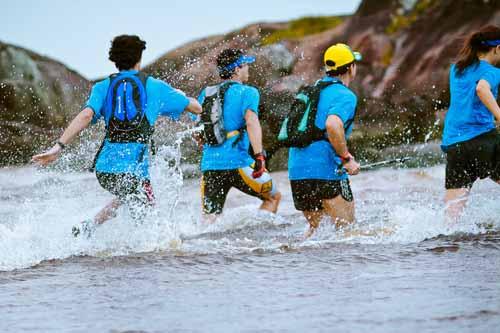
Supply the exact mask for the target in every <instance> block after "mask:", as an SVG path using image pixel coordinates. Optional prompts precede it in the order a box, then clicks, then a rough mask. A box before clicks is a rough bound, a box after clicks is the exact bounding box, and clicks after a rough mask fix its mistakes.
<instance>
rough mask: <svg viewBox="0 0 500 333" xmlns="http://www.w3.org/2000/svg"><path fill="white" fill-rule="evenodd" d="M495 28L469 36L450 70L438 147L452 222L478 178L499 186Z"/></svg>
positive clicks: (498, 44)
mask: <svg viewBox="0 0 500 333" xmlns="http://www.w3.org/2000/svg"><path fill="white" fill-rule="evenodd" d="M498 66H500V28H499V27H498V26H486V27H483V28H482V29H481V30H479V31H477V32H474V33H472V34H471V35H470V36H469V37H468V38H467V40H466V41H465V43H464V45H463V46H462V50H461V51H460V54H459V56H458V61H457V62H456V63H455V64H453V65H452V66H451V68H450V95H451V101H450V108H449V109H448V112H447V113H446V118H445V123H444V131H443V142H442V148H443V151H444V152H445V153H446V180H445V187H446V195H445V203H446V216H447V220H448V222H450V223H454V222H456V221H457V219H458V218H459V217H460V215H461V214H462V212H463V210H464V208H465V205H466V203H467V198H468V196H469V192H470V189H471V187H472V185H473V184H474V182H475V181H476V180H477V179H478V178H487V177H490V178H491V179H493V180H494V181H496V182H499V183H500V134H499V133H498V131H497V129H496V128H495V118H496V120H497V121H500V108H499V106H498V103H497V101H496V98H497V96H498V87H499V83H500V69H499V68H498Z"/></svg>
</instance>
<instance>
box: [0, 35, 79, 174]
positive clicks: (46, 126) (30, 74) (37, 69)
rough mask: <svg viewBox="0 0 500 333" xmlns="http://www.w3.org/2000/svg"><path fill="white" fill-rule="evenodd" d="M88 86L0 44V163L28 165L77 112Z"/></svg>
mask: <svg viewBox="0 0 500 333" xmlns="http://www.w3.org/2000/svg"><path fill="white" fill-rule="evenodd" d="M88 89H89V82H88V81H87V80H86V79H85V78H83V77H82V76H80V75H79V74H78V73H76V72H74V71H72V70H70V69H68V68H67V67H66V66H64V65H63V64H61V63H58V62H56V61H53V60H50V59H48V58H45V57H43V56H40V55H37V54H35V53H33V52H30V51H28V50H25V49H23V48H19V47H16V46H13V45H8V44H4V43H0V161H1V162H0V163H1V164H3V165H5V164H13V163H21V162H27V161H28V160H29V158H30V156H31V154H33V153H34V152H36V151H37V150H38V149H40V146H43V145H46V144H48V142H50V141H51V140H53V139H55V138H56V137H57V135H59V134H60V133H59V132H60V129H61V128H62V127H64V126H66V125H67V122H68V120H69V119H70V116H71V115H74V114H75V113H76V112H78V111H79V109H80V106H81V103H82V101H83V99H84V98H85V96H86V95H87V92H88Z"/></svg>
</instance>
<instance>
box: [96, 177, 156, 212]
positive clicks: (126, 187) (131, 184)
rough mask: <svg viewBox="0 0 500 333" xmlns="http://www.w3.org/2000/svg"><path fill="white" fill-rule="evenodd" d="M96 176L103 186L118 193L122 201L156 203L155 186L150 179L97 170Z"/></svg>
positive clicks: (115, 193) (111, 191)
mask: <svg viewBox="0 0 500 333" xmlns="http://www.w3.org/2000/svg"><path fill="white" fill-rule="evenodd" d="M96 176H97V180H98V181H99V184H100V185H101V187H102V188H104V189H105V190H106V191H108V192H110V193H111V194H114V195H116V196H117V197H118V198H119V199H120V200H121V201H122V202H126V201H130V200H132V201H136V202H140V203H143V204H149V205H153V204H154V199H155V198H154V193H153V188H152V187H151V182H150V181H149V180H148V179H140V178H138V177H136V176H134V175H131V174H129V173H106V172H96Z"/></svg>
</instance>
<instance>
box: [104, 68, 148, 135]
mask: <svg viewBox="0 0 500 333" xmlns="http://www.w3.org/2000/svg"><path fill="white" fill-rule="evenodd" d="M147 78H148V76H147V75H146V74H144V73H140V72H139V73H136V74H131V73H117V74H113V75H111V76H110V84H109V88H108V94H107V96H106V101H105V104H104V117H105V120H106V130H107V133H106V137H107V139H108V140H109V141H110V142H119V143H126V142H139V143H149V142H150V139H151V136H152V134H153V127H152V126H151V125H150V124H149V121H148V120H147V118H146V105H147V95H146V80H147Z"/></svg>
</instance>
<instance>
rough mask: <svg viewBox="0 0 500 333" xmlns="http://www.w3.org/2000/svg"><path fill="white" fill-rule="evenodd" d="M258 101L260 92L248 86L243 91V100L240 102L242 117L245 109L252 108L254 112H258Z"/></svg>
mask: <svg viewBox="0 0 500 333" xmlns="http://www.w3.org/2000/svg"><path fill="white" fill-rule="evenodd" d="M259 101H260V94H259V91H258V90H257V89H256V88H254V87H248V88H247V89H245V91H244V92H243V102H242V106H243V107H242V112H243V118H244V117H245V113H246V111H247V110H252V111H253V112H255V113H256V114H259Z"/></svg>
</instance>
